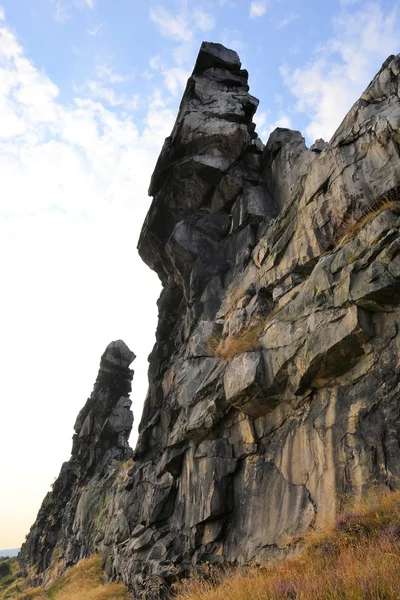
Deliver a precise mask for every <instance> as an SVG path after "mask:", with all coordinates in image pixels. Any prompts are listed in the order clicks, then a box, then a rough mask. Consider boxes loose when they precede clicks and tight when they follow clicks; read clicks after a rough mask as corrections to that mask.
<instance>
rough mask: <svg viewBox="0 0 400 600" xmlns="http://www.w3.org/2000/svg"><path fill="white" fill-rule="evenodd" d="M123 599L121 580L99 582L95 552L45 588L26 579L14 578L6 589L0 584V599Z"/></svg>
mask: <svg viewBox="0 0 400 600" xmlns="http://www.w3.org/2000/svg"><path fill="white" fill-rule="evenodd" d="M18 570H19V567H18ZM0 586H1V580H0ZM127 598H128V593H127V589H126V587H125V586H124V585H122V584H121V583H108V584H104V583H103V572H102V569H101V556H99V555H94V556H91V557H90V558H86V559H84V560H81V561H80V562H79V563H78V564H77V565H75V566H74V567H71V568H70V569H68V570H67V571H65V572H64V573H63V574H62V575H61V577H60V578H59V579H57V580H56V581H52V582H51V583H50V584H49V585H48V586H46V587H44V586H41V587H37V588H31V587H29V582H28V581H27V580H26V579H21V578H16V579H15V580H14V581H13V582H12V583H11V584H10V585H9V586H8V587H7V588H4V589H2V588H1V587H0V600H127Z"/></svg>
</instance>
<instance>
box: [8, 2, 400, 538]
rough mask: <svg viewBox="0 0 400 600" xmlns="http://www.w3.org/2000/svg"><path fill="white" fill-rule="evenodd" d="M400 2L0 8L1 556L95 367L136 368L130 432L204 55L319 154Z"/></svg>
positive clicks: (263, 123)
mask: <svg viewBox="0 0 400 600" xmlns="http://www.w3.org/2000/svg"><path fill="white" fill-rule="evenodd" d="M399 26H400V0H399V1H393V0H381V1H379V0H375V1H368V0H362V1H359V0H324V1H323V2H321V0H212V1H211V0H201V1H200V0H154V1H153V0H148V1H147V0H34V1H32V0H0V81H1V85H0V185H1V194H0V256H1V261H0V281H1V295H0V335H1V345H0V365H1V369H0V384H1V391H2V399H1V421H0V426H1V435H0V456H1V460H0V481H1V494H0V548H13V547H19V546H20V545H21V543H22V542H23V540H24V537H25V535H26V534H27V532H28V530H29V528H30V526H31V525H32V523H33V522H34V520H35V517H36V513H37V511H38V509H39V507H40V504H41V501H42V499H43V498H44V496H45V494H46V493H47V492H48V491H49V489H50V486H51V484H52V482H53V481H54V478H55V477H57V475H58V473H59V470H60V467H61V464H62V462H63V461H65V460H68V458H69V456H70V451H71V438H72V434H73V425H74V422H75V418H76V416H77V414H78V412H79V410H80V409H81V407H82V406H83V405H84V403H85V401H86V399H87V397H88V396H89V395H90V393H91V391H92V387H93V383H94V381H95V379H96V375H97V371H98V365H99V361H100V356H101V354H102V353H103V351H104V349H105V347H106V346H107V344H108V343H109V342H111V341H112V340H115V339H123V340H124V341H125V342H126V343H127V344H128V346H129V347H130V348H131V349H132V350H133V351H134V352H135V354H136V355H137V359H136V361H135V362H134V364H133V368H134V369H135V378H134V385H133V391H132V395H131V397H132V401H133V406H132V408H133V411H134V416H135V429H134V431H133V433H132V437H131V443H132V445H134V444H135V441H136V437H137V433H136V431H137V426H138V423H139V421H140V415H141V410H142V406H143V401H144V398H145V395H146V389H147V356H148V354H149V353H150V351H151V348H152V345H153V343H154V340H155V329H156V318H157V307H156V300H157V297H158V295H159V293H160V284H159V282H158V279H157V276H156V275H155V274H154V273H152V272H151V271H150V270H149V269H148V268H147V267H146V266H145V265H144V264H143V263H142V262H141V260H140V258H139V256H138V254H137V251H136V245H137V240H138V236H139V233H140V228H141V225H142V223H143V220H144V218H145V215H146V212H147V210H148V208H149V205H150V201H151V199H150V198H149V197H148V195H147V189H148V185H149V181H150V177H151V173H152V170H153V168H154V165H155V162H156V159H157V156H158V154H159V152H160V150H161V147H162V143H163V140H164V138H165V137H166V136H167V135H169V133H170V131H171V129H172V125H173V122H174V119H175V117H176V114H177V110H178V106H179V102H180V98H181V95H182V92H183V89H184V86H185V84H186V80H187V78H188V76H189V75H190V72H191V70H192V69H193V65H194V61H195V58H196V55H197V52H198V49H199V47H200V44H201V42H202V41H203V40H207V41H215V42H221V43H222V44H224V45H226V46H228V47H230V48H233V49H235V50H236V51H237V52H238V53H239V55H240V57H241V59H242V63H243V67H244V68H246V69H247V70H248V71H249V73H250V88H251V89H250V91H251V93H252V94H253V95H255V96H256V97H258V98H259V99H260V106H259V109H258V112H257V114H256V117H255V122H256V123H257V131H258V133H259V135H260V137H261V138H262V139H263V141H264V142H266V140H267V138H268V135H269V133H270V132H271V131H272V130H273V129H274V128H275V127H277V126H281V127H291V128H293V129H299V130H301V131H302V132H303V134H304V136H305V138H306V141H307V143H308V144H311V143H312V142H313V141H314V140H315V139H316V138H320V137H322V138H324V139H326V140H329V138H330V137H331V136H332V134H333V132H334V131H335V129H336V127H337V126H338V125H339V124H340V122H341V120H342V118H343V117H344V116H345V114H346V112H347V111H348V110H349V109H350V107H351V106H352V104H353V103H354V102H355V101H356V100H357V99H358V97H359V95H360V94H361V93H362V91H363V90H364V89H365V87H366V86H367V85H368V83H369V81H370V80H371V79H372V77H373V76H374V75H375V73H376V72H377V71H378V70H379V68H380V66H381V64H382V62H383V61H384V60H385V59H386V58H387V56H389V55H390V54H397V53H398V52H400V47H399V46H400V42H399V35H398V32H399V30H400V27H399Z"/></svg>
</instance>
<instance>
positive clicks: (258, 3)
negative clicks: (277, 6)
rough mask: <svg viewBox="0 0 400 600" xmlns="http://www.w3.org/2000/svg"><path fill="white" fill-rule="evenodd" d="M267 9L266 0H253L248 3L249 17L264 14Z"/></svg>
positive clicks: (257, 16)
mask: <svg viewBox="0 0 400 600" xmlns="http://www.w3.org/2000/svg"><path fill="white" fill-rule="evenodd" d="M267 9H268V1H267V0H253V2H251V4H250V17H251V18H252V19H254V18H259V17H262V16H263V15H265V13H266V12H267Z"/></svg>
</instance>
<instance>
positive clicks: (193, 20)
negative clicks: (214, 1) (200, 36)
mask: <svg viewBox="0 0 400 600" xmlns="http://www.w3.org/2000/svg"><path fill="white" fill-rule="evenodd" d="M149 16H150V20H151V21H152V22H153V23H154V24H155V25H157V27H158V30H159V31H160V33H161V34H162V35H164V36H165V37H169V38H171V39H173V40H175V41H177V42H190V41H191V40H192V39H193V35H194V32H196V30H197V31H211V30H212V29H214V27H215V19H214V17H213V15H211V14H210V13H208V12H206V11H205V10H202V9H194V10H191V11H190V12H189V11H187V10H182V11H180V12H178V13H176V14H172V13H170V12H168V11H167V9H166V8H164V7H163V6H157V7H155V8H150V11H149Z"/></svg>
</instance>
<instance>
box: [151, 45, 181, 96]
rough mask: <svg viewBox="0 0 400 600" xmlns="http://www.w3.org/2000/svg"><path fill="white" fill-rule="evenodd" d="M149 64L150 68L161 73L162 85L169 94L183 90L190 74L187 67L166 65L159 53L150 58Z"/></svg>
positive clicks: (176, 93) (175, 93)
mask: <svg viewBox="0 0 400 600" xmlns="http://www.w3.org/2000/svg"><path fill="white" fill-rule="evenodd" d="M149 66H150V68H151V69H153V70H155V71H160V72H161V73H162V75H163V77H164V85H165V87H166V88H167V90H168V91H169V92H170V93H171V94H173V95H174V96H176V95H178V94H179V93H181V92H182V91H183V89H184V88H185V85H186V82H187V80H188V78H189V75H190V71H189V70H188V69H184V68H182V67H176V66H172V67H170V66H168V65H167V63H166V62H165V61H164V60H163V58H162V57H161V55H160V54H157V55H156V56H153V57H152V58H151V59H150V62H149Z"/></svg>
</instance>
